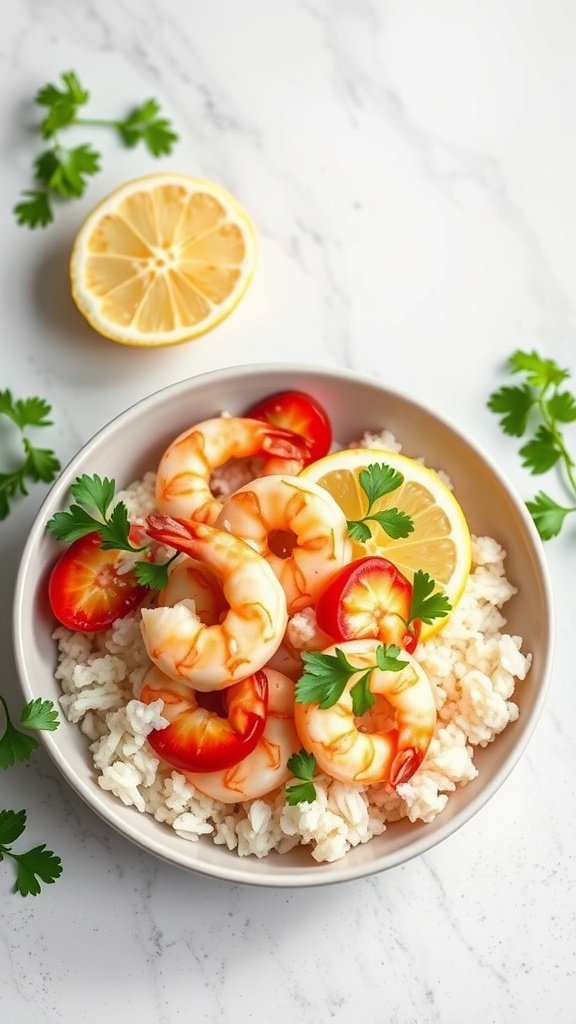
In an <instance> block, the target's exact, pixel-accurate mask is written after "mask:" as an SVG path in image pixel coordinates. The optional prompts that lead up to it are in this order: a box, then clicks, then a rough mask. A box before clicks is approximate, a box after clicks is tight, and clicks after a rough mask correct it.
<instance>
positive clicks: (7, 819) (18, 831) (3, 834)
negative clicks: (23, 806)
mask: <svg viewBox="0 0 576 1024" xmlns="http://www.w3.org/2000/svg"><path fill="white" fill-rule="evenodd" d="M25 828H26V811H0V846H6V845H8V843H15V842H16V840H17V839H19V838H20V836H21V835H22V833H23V831H24V829H25Z"/></svg>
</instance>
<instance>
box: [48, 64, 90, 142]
mask: <svg viewBox="0 0 576 1024" xmlns="http://www.w3.org/2000/svg"><path fill="white" fill-rule="evenodd" d="M60 77H61V79H62V82H63V83H64V88H63V89H59V88H58V86H56V85H52V84H48V85H45V86H43V88H42V89H40V90H39V91H38V92H37V93H36V103H37V104H38V105H39V106H41V107H46V108H47V110H48V113H47V114H46V116H45V117H44V118H43V120H42V122H41V124H40V131H41V133H42V136H43V138H45V139H49V138H51V137H52V136H53V135H55V134H56V132H57V131H58V129H59V128H64V127H65V126H66V125H69V124H72V122H73V121H74V120H75V119H76V114H77V112H78V108H79V107H81V106H84V104H85V103H87V102H88V99H89V95H88V92H87V91H86V89H84V87H83V86H82V85H81V84H80V81H79V80H78V77H77V75H76V74H75V73H74V72H73V71H65V72H64V73H63V74H62V75H61V76H60Z"/></svg>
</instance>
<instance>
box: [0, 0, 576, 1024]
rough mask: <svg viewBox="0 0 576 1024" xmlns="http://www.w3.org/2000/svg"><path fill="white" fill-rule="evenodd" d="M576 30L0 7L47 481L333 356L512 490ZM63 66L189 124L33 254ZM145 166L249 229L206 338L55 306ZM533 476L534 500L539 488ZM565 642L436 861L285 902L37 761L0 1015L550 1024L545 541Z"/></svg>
mask: <svg viewBox="0 0 576 1024" xmlns="http://www.w3.org/2000/svg"><path fill="white" fill-rule="evenodd" d="M575 47H576V9H575V7H574V4H573V2H571V0H555V2H554V3H542V2H537V0H436V2H435V3H430V2H429V0H333V2H332V3H330V2H329V0H300V2H296V0H285V2H284V3H280V2H274V0H272V2H271V0H268V2H266V0H244V2H242V3H238V2H235V0H216V2H214V3H212V4H207V3H198V2H195V0H172V2H171V3H170V4H167V3H163V2H161V0H103V2H97V0H92V2H89V0H28V2H24V0H14V2H13V3H11V4H10V5H6V9H5V10H4V11H3V31H2V35H1V38H0V66H1V70H2V118H1V121H0V159H1V169H2V203H1V204H0V234H1V237H2V241H3V244H2V257H1V258H2V261H3V263H2V274H1V275H0V304H1V308H2V313H3V318H2V340H1V342H0V345H1V350H2V374H1V381H0V386H10V387H11V388H12V389H13V390H14V391H15V392H16V393H17V394H19V395H26V394H32V393H39V394H42V395H45V396H47V397H49V399H50V400H51V401H52V402H53V405H54V418H55V423H56V425H55V427H54V428H53V431H52V433H51V439H52V441H53V443H54V446H55V447H56V448H57V450H58V452H59V454H60V456H61V458H62V460H63V461H65V460H67V459H68V458H69V457H71V456H72V455H73V454H74V453H75V452H76V450H77V449H78V447H79V446H80V445H81V444H82V443H83V442H84V441H85V440H86V439H87V438H89V437H90V436H91V435H92V434H93V433H94V432H95V431H96V430H97V429H98V428H99V427H100V426H101V425H103V424H104V423H105V422H106V421H108V420H109V419H110V418H111V417H112V416H113V415H115V414H116V413H117V412H119V411H121V410H122V409H124V408H125V407H126V406H127V405H129V404H130V403H132V402H134V401H135V400H137V399H139V398H141V397H143V396H144V395H146V394H149V393H150V392H152V391H153V390H155V389H156V388H157V387H159V386H161V385H164V384H168V383H171V382H172V381H175V380H179V379H181V378H184V377H186V376H190V375H193V374H195V373H198V372H200V371H202V370H206V369H211V368H215V367H219V366H225V365H231V364H233V363H239V362H256V361H259V360H262V359H278V360H286V359H288V358H291V359H294V360H301V361H305V362H315V363H323V364H326V365H340V366H348V367H351V368H355V369H359V370H362V371H364V372H366V371H368V372H370V373H371V374H374V375H375V376H378V377H379V378H381V379H382V380H384V381H386V382H387V383H388V384H389V385H392V386H395V385H396V386H399V387H402V388H403V389H408V390H409V391H410V392H411V393H412V394H413V395H414V397H416V398H423V399H427V400H430V398H431V392H430V388H431V383H432V382H433V386H434V392H433V401H434V403H435V404H436V405H437V407H438V408H439V409H441V410H443V412H444V413H445V414H446V415H448V416H449V417H451V418H452V419H453V421H454V422H455V423H456V424H458V425H460V426H461V427H463V428H464V429H465V430H467V431H468V432H470V433H472V434H473V435H474V436H475V437H476V439H477V440H478V441H479V442H480V443H482V444H483V445H484V446H485V448H486V449H487V450H488V451H489V452H490V453H491V454H492V455H493V456H494V457H495V458H496V460H497V461H498V463H499V464H500V465H501V466H502V467H503V468H504V469H505V470H506V472H507V473H508V474H509V477H510V478H511V480H512V482H513V483H514V484H515V486H516V487H517V489H518V490H519V492H520V493H521V494H522V495H523V496H525V497H528V496H530V494H531V493H532V492H533V490H534V489H535V488H534V482H533V481H532V480H531V479H530V478H528V477H527V476H526V474H525V473H524V472H523V471H521V470H520V468H519V460H518V458H517V456H516V454H515V446H514V444H513V443H511V442H508V441H504V440H503V439H502V437H501V435H500V433H499V430H498V427H497V424H496V422H495V420H494V419H493V418H491V416H490V414H489V413H488V412H487V411H486V409H485V400H486V397H487V395H488V394H489V392H490V391H491V390H493V389H494V388H495V387H496V386H498V385H499V383H500V381H501V379H502V377H501V370H502V363H503V360H504V358H505V356H506V355H507V354H508V353H509V352H510V351H512V350H513V349H514V348H515V347H517V346H528V347H533V346H536V347H538V348H540V349H542V350H544V351H546V352H548V353H549V354H550V355H551V356H553V357H555V358H556V359H558V360H559V361H560V362H561V363H563V364H565V365H568V366H570V367H571V368H572V370H575V369H576V331H575V327H574V310H575V305H576V284H575V277H574V266H575V263H576V231H575V230H574V224H575V223H576V188H575V187H574V181H575V177H574V168H575V166H576V120H575V117H574V92H575V85H576V62H575V60H574V52H575ZM67 68H76V69H77V70H78V72H79V73H80V75H81V76H82V77H83V78H84V79H85V80H86V82H87V83H88V85H89V86H90V87H91V89H92V94H93V104H94V108H98V110H99V111H102V112H103V113H104V114H106V113H109V114H110V115H115V114H117V113H118V112H119V111H121V110H123V109H124V108H125V107H126V108H129V107H130V105H131V103H133V102H134V101H138V100H141V99H144V98H145V97H147V96H149V95H156V96H158V97H159V98H160V99H161V101H162V105H163V106H164V107H165V108H166V109H167V110H168V111H169V113H170V115H171V116H172V117H173V119H174V121H175V123H176V125H177V126H178V128H179V130H180V132H181V134H182V142H181V143H180V145H179V146H178V148H177V150H176V152H175V153H174V155H173V157H172V158H167V159H165V160H163V161H162V162H161V163H160V165H158V164H156V163H155V162H154V161H153V159H152V158H149V157H147V156H146V155H145V154H144V153H143V152H141V151H140V150H138V149H137V150H133V151H128V150H122V149H121V148H120V147H118V146H116V145H115V143H114V142H113V140H112V139H110V138H109V137H104V136H103V137H102V148H103V149H104V151H105V154H106V156H105V160H104V170H103V173H102V174H100V175H99V177H98V178H97V179H95V180H94V182H93V184H92V185H91V187H90V190H89V193H88V195H87V196H86V198H85V200H83V201H81V202H78V203H72V204H70V205H69V206H68V207H67V208H66V209H62V210H61V211H59V212H58V218H57V224H56V225H54V226H53V227H51V228H49V229H48V230H46V231H45V232H44V233H42V232H35V233H33V234H31V233H27V232H26V231H25V230H23V229H21V228H18V227H17V226H16V225H15V223H14V221H13V218H12V215H11V212H10V210H11V206H12V202H13V200H14V199H15V197H16V195H17V193H18V192H19V190H20V188H21V187H24V186H26V185H27V184H28V175H29V167H30V163H31V159H32V157H33V156H34V155H35V153H36V151H37V149H38V146H37V140H36V138H35V136H34V135H33V134H32V132H31V129H30V126H31V124H32V123H33V120H34V115H33V112H32V108H31V106H30V104H29V100H30V98H31V97H32V95H33V93H34V92H35V90H36V88H37V87H38V86H40V85H41V84H43V83H44V82H45V81H48V80H50V79H53V78H55V76H56V75H57V73H58V72H59V71H61V70H64V69H67ZM158 166H160V167H164V168H173V169H176V170H182V171H185V172H190V173H194V174H198V175H202V176H206V177H209V178H213V179H216V180H218V181H221V182H222V183H224V184H225V185H227V186H228V187H229V188H230V189H231V190H232V191H233V192H234V193H236V194H237V195H238V197H239V198H240V199H241V200H242V201H243V203H244V204H245V205H246V207H247V208H248V209H249V210H250V212H251V213H252V215H253V217H254V219H255V221H256V224H257V226H258V231H259V235H260V242H261V260H260V266H259V270H258V274H257V276H256V279H255V281H254V284H253V286H252V288H251V290H250V292H249V294H248V296H247V298H246V299H245V301H244V302H243V304H242V305H241V307H240V308H239V309H238V310H237V311H236V313H235V315H234V316H233V317H232V318H231V319H230V320H228V321H227V322H226V323H224V324H223V325H222V326H221V327H219V328H217V329H216V330H215V331H214V332H213V333H212V334H209V335H208V336H207V337H206V338H204V339H202V340H200V341H198V342H196V343H193V344H189V345H185V346H182V347H178V348H175V349H172V350H167V351H164V352H161V351H152V352H139V351H130V350H126V349H123V348H121V347H119V346H114V345H113V344H110V343H107V342H106V341H104V340H102V339H100V338H98V337H97V336H96V335H95V334H93V333H92V332H91V331H90V330H89V329H88V327H86V326H85V325H84V323H83V322H82V321H81V319H80V318H79V316H78V315H77V314H76V312H75V311H74V309H73V307H72V304H71V300H70V298H69V295H68V288H67V282H66V261H67V255H68V252H69V247H70V242H71V239H72V237H73V234H74V232H75V230H76V228H77V226H78V224H79V220H80V218H81V216H82V214H83V212H84V211H86V210H88V209H89V208H90V206H91V205H93V203H94V202H95V201H96V200H97V199H98V198H99V197H100V196H102V195H104V194H105V193H106V192H107V191H109V190H110V189H111V188H112V187H113V186H115V185H116V184H118V183H120V182H121V181H123V180H124V179H126V178H129V177H133V176H137V175H139V174H141V173H146V172H148V171H152V170H155V169H157V168H158ZM551 486H553V485H551ZM42 495H43V488H42V487H39V486H37V487H34V488H33V490H32V491H31V493H30V496H29V498H28V499H27V500H25V501H23V502H21V504H20V505H19V507H18V511H17V512H16V513H14V514H13V515H12V516H11V518H10V519H9V520H8V521H7V522H6V523H4V524H2V525H1V526H0V540H1V548H2V568H3V572H2V580H1V584H0V586H1V591H0V598H1V616H0V630H1V645H2V647H1V650H2V660H3V664H4V666H5V670H4V672H3V676H2V690H3V691H4V692H6V693H7V694H8V696H9V698H10V699H11V700H13V701H14V702H17V701H18V696H17V694H18V687H17V683H16V678H15V672H14V669H13V667H12V665H11V661H10V659H11V641H10V629H9V617H10V603H11V595H12V589H13V583H14V578H15V573H16V568H17V562H18V558H19V553H20V550H21V548H22V545H23V543H24V540H25V537H26V534H27V530H28V528H29V525H30V523H31V521H32V519H33V517H34V514H35V511H36V509H37V507H38V505H39V503H40V500H41V498H42ZM547 553H548V557H549V562H550V566H551V570H552V574H553V580H554V585H555V592H556V596H557V607H558V620H559V644H558V651H557V658H556V669H555V673H554V679H553V684H552V687H551V692H550V697H549V701H548V706H547V709H546V711H545V713H544V716H543V718H542V720H541V722H540V724H539V726H538V728H537V730H536V733H535V734H534V736H533V738H532V740H531V743H530V745H529V748H528V751H527V753H526V755H525V756H524V758H523V759H522V761H521V763H520V764H519V766H518V767H517V768H516V769H515V771H514V772H513V774H512V776H511V777H510V779H509V780H508V781H507V782H506V784H505V785H504V787H503V788H502V790H501V791H500V793H499V794H498V795H497V796H496V797H495V798H494V799H493V800H492V801H491V802H490V803H489V805H488V806H487V807H486V808H485V809H484V810H483V811H482V812H481V813H480V814H479V815H478V816H477V817H476V818H475V819H473V820H472V821H471V822H469V823H468V825H467V826H466V827H465V828H463V829H462V830H461V831H460V832H459V833H457V834H456V835H455V836H453V837H452V838H451V839H449V840H448V841H446V842H445V843H443V844H442V845H441V846H439V847H437V848H436V849H434V850H433V851H431V852H430V853H429V854H427V855H426V856H424V857H421V858H420V859H418V860H416V861H413V862H411V863H409V864H407V865H406V866H404V867H402V868H400V869H397V870H394V871H391V872H389V873H387V874H386V875H381V876H379V877H375V878H371V879H369V880H365V881H361V882H357V883H350V884H348V885H344V886H341V887H332V888H327V889H320V890H307V891H304V892H297V891H295V892H281V891H262V890H253V889H250V888H237V887H234V886H229V885H226V884H218V883H214V882H210V881H208V880H205V879H202V878H200V877H194V876H189V875H187V874H185V873H184V872H182V871H180V870H177V869H174V868H170V867H168V866H166V865H164V864H162V863H160V862H158V861H156V860H155V859H153V858H152V857H151V856H147V855H145V854H144V853H142V852H140V851H139V850H137V849H136V848H135V847H133V846H131V845H130V844H129V843H128V841H126V840H124V839H122V838H120V837H119V836H117V835H116V834H115V833H114V832H112V831H111V830H110V829H109V828H108V827H107V826H106V825H105V824H103V823H102V822H101V821H100V820H99V819H98V818H97V817H96V816H95V815H94V814H93V813H92V812H91V811H90V810H89V809H88V808H87V807H86V806H84V804H83V803H81V801H80V800H79V798H78V797H76V796H75V794H73V793H72V791H71V790H69V788H68V787H67V785H66V784H65V783H64V782H63V781H61V779H60V778H59V775H58V773H57V771H56V769H55V768H54V766H53V765H52V764H51V762H49V760H48V758H47V757H46V756H45V755H44V754H43V753H40V754H39V755H38V756H36V757H35V759H34V760H33V761H32V762H31V763H30V764H29V765H28V766H26V767H21V768H19V769H13V770H12V771H10V772H9V773H6V774H5V775H3V776H2V777H1V778H0V796H1V800H0V803H1V804H2V805H5V804H6V803H7V804H8V806H13V807H20V806H23V807H27V808H28V810H29V818H30V825H29V834H30V837H31V839H32V840H33V841H34V842H42V841H48V842H49V845H53V847H54V848H56V849H57V850H58V852H59V853H60V854H61V855H62V857H63V860H64V863H65V870H64V874H63V876H62V878H61V880H60V881H59V882H58V883H57V884H56V885H54V886H51V887H49V888H48V889H46V890H45V891H44V892H43V894H42V895H41V896H40V897H39V898H37V899H35V900H34V899H31V898H30V899H28V900H22V899H21V898H20V897H19V896H13V895H11V894H9V892H8V888H9V884H10V880H9V877H8V872H9V868H7V867H6V865H1V866H0V886H1V889H0V891H1V893H2V897H1V899H2V913H1V916H0V951H1V953H0V1019H1V1020H2V1021H3V1022H5V1024H57V1022H58V1024H61V1022H64V1024H68V1022H74V1024H83V1022H87V1024H92V1022H96V1021H102V1020H106V1021H107V1022H109V1024H119V1022H120V1021H123V1020H125V1019H126V1015H127V1014H129V1015H130V1019H131V1020H132V1021H135V1022H136V1021H141V1022H143V1024H149V1022H150V1024H151V1022H154V1024H171V1022H173V1021H174V1022H176V1021H181V1020H182V1021H184V1020H193V1021H194V1022H195V1024H196V1022H198V1024H199V1022H204V1021H206V1022H208V1021H220V1022H222V1024H228V1022H232V1021H234V1022H237V1021H254V1022H258V1024H260V1022H262V1024H264V1022H268V1021H270V1020H272V1019H274V1020H277V1021H279V1022H292V1021H300V1022H302V1024H317V1022H318V1021H321V1022H324V1021H326V1022H328V1021H337V1022H342V1024H348V1022H351V1021H353V1020H354V1021H355V1020H358V1021H360V1020H369V1021H377V1022H378V1024H380V1022H382V1024H384V1022H386V1024H416V1022H418V1024H421V1022H426V1024H428V1022H430V1024H436V1022H438V1024H453V1022H454V1024H456V1022H458V1024H460V1022H461V1021H462V1020H466V1021H467V1022H468V1024H492V1022H493V1024H536V1022H540V1021H546V1022H555V1024H574V1021H575V1020H576V974H575V971H576V965H575V946H576V938H575V936H576V927H575V926H576V888H575V884H574V875H575V872H574V848H575V838H576V837H575V831H574V818H575V812H576V807H575V803H576V801H575V799H574V735H575V733H576V712H575V708H576V700H575V698H574V670H573V659H572V657H571V647H569V634H570V630H571V629H573V623H574V619H573V596H574V586H573V579H572V576H573V570H572V569H571V565H572V566H573V565H574V556H575V553H576V534H575V532H574V528H573V529H572V532H571V533H569V534H567V535H566V536H565V537H564V538H563V539H561V540H558V541H556V542H553V543H551V544H550V545H549V546H548V548H547Z"/></svg>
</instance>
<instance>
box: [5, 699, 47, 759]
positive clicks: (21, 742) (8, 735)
mask: <svg viewBox="0 0 576 1024" xmlns="http://www.w3.org/2000/svg"><path fill="white" fill-rule="evenodd" d="M0 703H1V704H2V706H3V708H4V714H5V716H6V725H5V728H4V733H3V735H2V736H1V737H0V770H5V769H6V768H11V767H12V765H14V764H16V762H17V761H28V759H29V758H30V756H31V755H32V753H33V751H34V750H36V748H37V747H38V741H37V740H35V739H34V737H33V736H26V735H25V733H23V732H19V730H18V729H16V728H15V727H14V725H13V724H12V720H11V718H10V712H9V711H8V705H7V704H6V701H5V700H4V698H3V697H2V696H0Z"/></svg>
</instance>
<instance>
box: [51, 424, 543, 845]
mask: <svg viewBox="0 0 576 1024" xmlns="http://www.w3.org/2000/svg"><path fill="white" fill-rule="evenodd" d="M357 444H358V442H357ZM359 444H361V445H362V446H364V447H377V448H388V449H390V450H394V451H398V450H399V449H400V446H399V444H398V442H397V441H396V439H395V438H394V437H393V435H391V434H390V433H389V432H388V431H383V432H382V434H366V435H364V437H363V438H362V439H361V441H360V442H359ZM443 478H444V479H445V480H446V479H447V478H446V477H445V474H444V475H443ZM220 479H221V484H220V487H219V489H220V493H224V492H225V490H226V484H225V481H224V477H223V474H221V475H220ZM243 482H244V481H243ZM235 484H236V486H237V483H236V478H235V479H234V481H233V483H232V485H231V486H234V485H235ZM118 498H119V499H122V500H123V501H124V502H125V503H126V505H127V507H128V512H129V516H130V519H131V520H132V521H136V522H143V520H144V518H145V516H146V515H147V514H149V513H150V512H152V511H154V507H155V506H154V474H153V473H147V474H146V476H145V477H144V478H143V480H141V481H137V482H136V483H135V484H133V485H132V486H131V487H130V488H128V489H127V490H126V491H123V492H121V493H120V494H119V495H118ZM504 559H505V552H504V551H503V550H502V548H501V547H500V546H499V545H498V543H497V542H496V541H495V540H493V539H492V538H490V537H473V563H472V572H471V574H470V577H469V580H468V582H467V584H466V589H465V591H464V594H463V596H462V599H461V601H460V602H459V604H458V606H457V608H456V610H455V611H454V613H453V614H452V616H451V617H450V619H449V621H448V623H447V624H446V626H445V627H444V629H443V630H442V631H441V632H440V633H438V634H436V635H435V636H433V637H431V638H430V639H429V640H428V641H426V642H425V643H422V644H420V645H419V647H418V648H417V649H416V652H415V657H416V658H417V659H418V661H419V662H420V663H421V664H422V666H423V667H424V669H425V671H426V673H427V675H428V677H429V679H430V682H431V684H432V686H433V688H434V693H435V699H436V706H437V709H438V721H437V724H436V729H435V732H434V737H433V739H432V742H431V744H430V747H429V750H428V753H427V755H426V758H425V760H424V762H423V764H422V765H421V767H420V769H419V770H418V772H417V773H416V774H415V775H414V776H413V777H412V779H411V780H410V781H409V782H407V783H404V784H403V785H399V786H398V787H397V789H396V791H394V790H392V789H391V788H390V787H389V786H387V785H385V784H382V785H378V786H368V787H363V786H352V785H345V784H344V783H341V782H337V781H334V780H332V779H329V778H328V777H326V776H319V777H318V778H316V779H315V786H316V799H315V801H314V802H313V803H310V804H306V803H301V804H297V805H296V806H289V805H288V804H287V803H286V802H285V798H284V789H283V788H282V789H281V790H279V791H277V792H275V793H272V794H270V795H269V796H267V797H265V798H263V799H260V800H253V801H250V802H247V803H241V804H223V803H220V802H219V801H215V800H212V799H211V798H209V797H206V796H204V795H203V794H202V793H200V792H199V791H197V790H196V789H195V788H194V787H193V786H192V785H191V784H190V783H189V782H188V781H187V779H186V778H185V776H184V775H182V774H181V773H179V772H177V771H174V770H172V769H171V768H170V767H169V766H168V765H166V764H165V763H161V762H160V761H159V759H158V757H157V756H156V755H155V754H154V752H153V751H152V749H151V748H150V747H149V745H148V743H147V742H146V737H147V736H148V734H149V733H150V732H151V731H152V730H153V729H157V728H162V727H163V726H164V724H166V720H165V719H163V718H162V714H161V712H162V701H161V700H158V701H156V702H154V703H153V704H148V705H145V704H143V703H141V702H140V701H139V700H137V699H136V698H137V695H138V693H139V690H140V686H141V683H142V679H143V677H144V675H145V674H146V671H147V670H148V668H149V667H150V662H149V659H148V655H147V653H146V650H145V648H144V644H143V641H142V637H141V634H140V624H139V620H140V612H139V611H138V612H136V613H133V614H132V615H129V616H126V617H125V618H124V619H119V620H118V621H117V622H115V623H114V625H113V626H112V627H111V629H109V630H107V631H106V632H101V633H95V634H86V633H74V632H71V631H70V630H67V629H65V628H64V627H62V626H61V627H58V629H56V631H55V632H54V638H55V639H56V640H57V642H58V652H59V664H58V668H57V671H56V678H57V679H58V680H59V681H60V683H61V686H62V690H63V696H62V697H61V698H60V703H61V705H62V708H63V711H64V713H65V714H66V716H67V718H68V719H69V720H70V721H71V722H77V723H79V724H80V728H81V729H82V731H83V732H84V733H85V735H86V736H87V737H88V739H89V740H90V751H91V754H92V759H93V764H94V767H95V769H96V771H97V773H98V775H97V779H98V784H99V785H100V786H101V787H102V789H104V790H108V791H109V792H110V793H112V794H113V795H114V796H116V797H117V798H118V799H119V800H121V801H122V802H123V803H124V804H127V805H132V806H134V807H135V808H136V809H137V810H138V811H140V812H142V813H148V814H152V815H153V816H154V817H155V818H156V820H157V821H160V822H164V823H166V825H167V826H170V827H171V828H173V829H174V831H175V832H176V834H177V835H179V836H181V837H182V838H184V839H187V840H190V841H197V840H198V839H199V838H200V837H201V836H209V837H210V838H211V839H212V841H213V842H214V843H216V844H217V845H222V846H226V847H227V848H228V849H229V850H236V852H237V853H238V854H239V855H240V856H241V857H244V856H247V855H249V854H253V855H255V856H257V857H264V856H266V855H267V854H268V853H270V852H271V851H272V850H275V851H277V852H279V853H285V852H287V851H288V850H291V849H292V848H293V847H294V846H297V845H306V846H309V847H310V849H311V854H312V857H313V858H314V859H315V860H316V861H334V860H338V859H339V858H341V857H343V856H344V855H345V854H346V853H347V852H348V850H349V849H350V848H351V847H354V846H357V845H358V844H360V843H365V842H368V840H369V839H371V838H372V837H373V836H377V835H380V834H381V833H382V832H384V831H385V829H386V826H387V823H388V822H393V821H397V820H398V819H400V818H404V817H407V818H408V819H409V820H410V821H411V822H417V821H423V822H431V821H432V820H433V819H434V818H435V817H436V815H438V814H440V813H441V812H442V811H443V810H444V808H445V806H446V803H447V801H448V799H449V795H450V793H452V792H454V790H455V789H456V788H457V787H460V786H463V785H465V784H466V783H467V782H470V781H471V780H472V779H474V778H475V777H476V776H477V774H478V771H477V768H476V766H475V764H474V760H473V758H474V752H475V749H476V748H477V747H485V746H487V744H489V743H491V742H492V741H493V740H494V739H495V737H496V736H497V735H498V734H499V733H501V732H502V730H503V729H505V728H506V726H507V725H508V724H509V723H510V722H514V721H515V720H516V719H517V718H518V714H519V711H518V707H517V705H516V704H515V703H514V702H513V700H512V697H513V695H514V687H515V682H516V680H522V679H524V678H525V676H526V673H527V672H528V669H529V667H530V662H531V655H529V654H528V655H524V654H522V653H521V645H522V638H521V637H518V636H511V635H509V634H507V633H505V632H502V630H503V628H504V626H505V624H506V620H505V618H504V617H503V615H502V614H501V611H500V609H501V608H502V607H503V605H504V604H505V603H506V601H508V600H509V599H510V598H511V597H512V596H513V595H514V594H515V593H516V590H515V588H514V587H513V586H512V585H511V584H510V583H509V582H508V580H507V579H506V576H505V573H504ZM315 636H317V631H316V625H315V616H314V612H313V610H312V609H305V610H304V612H301V613H299V614H298V616H294V617H293V618H292V620H291V623H290V625H289V629H288V639H289V641H290V643H291V644H292V646H293V648H297V649H305V648H310V647H313V646H314V639H315Z"/></svg>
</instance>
